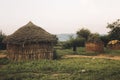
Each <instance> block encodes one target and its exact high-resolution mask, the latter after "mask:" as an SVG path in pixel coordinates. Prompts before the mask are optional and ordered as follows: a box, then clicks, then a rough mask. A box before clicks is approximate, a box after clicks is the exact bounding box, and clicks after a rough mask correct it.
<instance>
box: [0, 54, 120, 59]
mask: <svg viewBox="0 0 120 80" xmlns="http://www.w3.org/2000/svg"><path fill="white" fill-rule="evenodd" d="M6 56H7V55H5V54H0V58H4V57H6ZM62 58H93V59H95V58H103V59H113V60H120V56H110V55H105V54H100V55H97V56H84V55H65V56H63V57H62Z"/></svg>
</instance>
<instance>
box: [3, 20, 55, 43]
mask: <svg viewBox="0 0 120 80" xmlns="http://www.w3.org/2000/svg"><path fill="white" fill-rule="evenodd" d="M56 41H57V38H56V36H55V35H52V34H50V33H48V32H47V31H45V30H44V29H42V28H41V27H39V26H36V25H35V24H33V23H32V22H29V23H28V24H26V25H25V26H23V27H21V28H19V29H18V30H17V31H16V32H14V33H13V34H12V35H9V36H8V37H7V38H6V39H5V42H6V43H10V44H22V43H38V42H56Z"/></svg>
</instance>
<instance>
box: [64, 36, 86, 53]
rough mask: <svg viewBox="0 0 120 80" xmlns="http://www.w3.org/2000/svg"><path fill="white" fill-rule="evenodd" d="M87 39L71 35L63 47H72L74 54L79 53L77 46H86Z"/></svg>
mask: <svg viewBox="0 0 120 80" xmlns="http://www.w3.org/2000/svg"><path fill="white" fill-rule="evenodd" d="M84 44H85V39H84V38H78V37H77V38H74V37H73V36H70V38H69V40H68V41H66V42H65V43H64V44H63V45H62V46H63V48H66V49H67V48H72V49H73V52H74V54H76V53H77V47H78V46H84Z"/></svg>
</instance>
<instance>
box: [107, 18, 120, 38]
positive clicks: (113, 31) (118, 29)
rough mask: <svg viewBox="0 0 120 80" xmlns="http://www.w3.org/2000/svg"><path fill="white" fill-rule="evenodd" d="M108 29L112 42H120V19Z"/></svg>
mask: <svg viewBox="0 0 120 80" xmlns="http://www.w3.org/2000/svg"><path fill="white" fill-rule="evenodd" d="M107 28H109V29H110V32H108V33H109V37H110V40H115V39H116V40H120V19H118V20H117V21H115V22H113V23H111V24H109V23H108V25H107Z"/></svg>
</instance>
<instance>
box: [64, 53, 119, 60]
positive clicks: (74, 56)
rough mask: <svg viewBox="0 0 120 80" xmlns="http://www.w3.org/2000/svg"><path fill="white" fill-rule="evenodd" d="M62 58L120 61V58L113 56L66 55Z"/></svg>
mask: <svg viewBox="0 0 120 80" xmlns="http://www.w3.org/2000/svg"><path fill="white" fill-rule="evenodd" d="M62 58H93V59H95V58H102V59H113V60H120V56H111V55H106V54H100V55H97V56H84V55H65V56H63V57H62Z"/></svg>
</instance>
